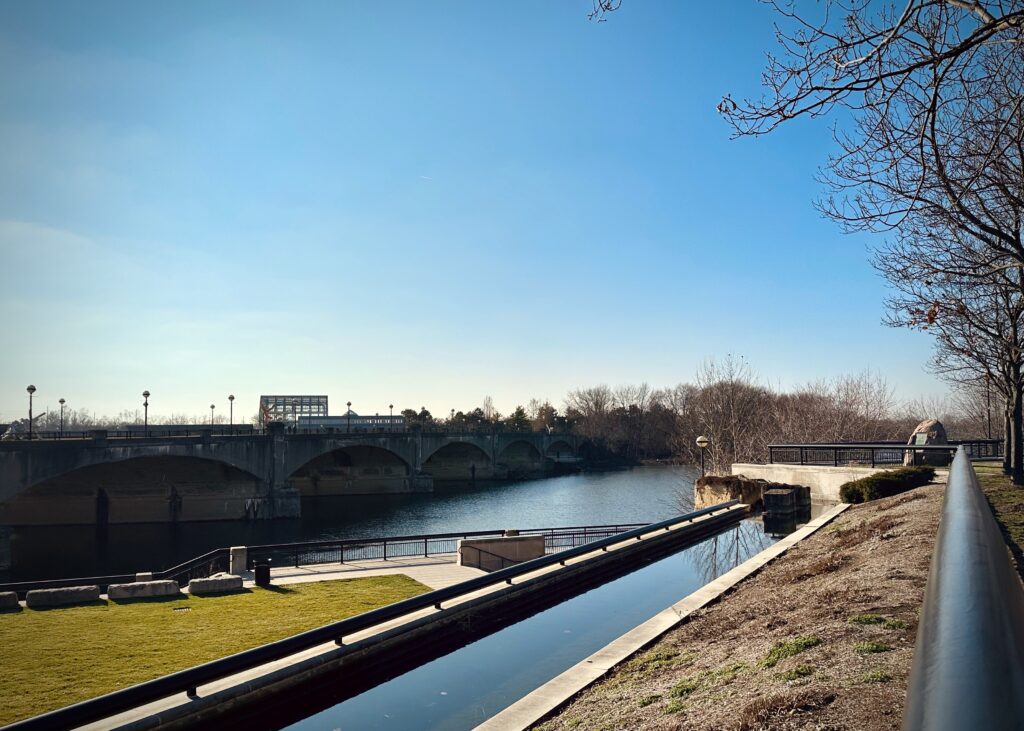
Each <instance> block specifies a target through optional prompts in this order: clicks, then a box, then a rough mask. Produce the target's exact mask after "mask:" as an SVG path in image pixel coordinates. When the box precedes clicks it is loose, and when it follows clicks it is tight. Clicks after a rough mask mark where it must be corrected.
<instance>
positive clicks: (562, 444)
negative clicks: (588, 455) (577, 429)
mask: <svg viewBox="0 0 1024 731" xmlns="http://www.w3.org/2000/svg"><path fill="white" fill-rule="evenodd" d="M544 456H545V457H550V458H551V459H554V460H556V461H557V460H559V459H561V458H562V457H575V456H576V450H574V449H573V447H572V445H571V444H570V443H569V442H568V441H567V440H565V439H555V440H554V441H553V442H551V444H549V445H548V448H547V449H545V450H544Z"/></svg>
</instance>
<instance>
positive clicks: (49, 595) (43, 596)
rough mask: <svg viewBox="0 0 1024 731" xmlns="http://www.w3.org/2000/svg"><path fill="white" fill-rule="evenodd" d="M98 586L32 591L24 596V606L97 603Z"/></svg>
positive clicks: (98, 596)
mask: <svg viewBox="0 0 1024 731" xmlns="http://www.w3.org/2000/svg"><path fill="white" fill-rule="evenodd" d="M99 598H100V588H99V587H98V586H95V585H94V586H66V587H63V588H61V589H33V590H32V591H30V592H28V593H27V594H26V595H25V606H27V607H31V608H33V609H35V608H36V607H63V606H66V605H68V604H84V603H86V602H95V601H99Z"/></svg>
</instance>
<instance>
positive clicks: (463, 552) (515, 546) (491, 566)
mask: <svg viewBox="0 0 1024 731" xmlns="http://www.w3.org/2000/svg"><path fill="white" fill-rule="evenodd" d="M474 549H476V550H474ZM458 551H459V565H460V566H470V567H472V568H475V569H482V570H483V571H497V570H498V569H503V568H506V567H507V566H509V565H511V564H513V563H522V562H523V561H529V560H530V559H533V558H540V557H541V556H543V555H544V536H505V537H503V538H462V539H460V540H459V548H458ZM502 559H504V560H502Z"/></svg>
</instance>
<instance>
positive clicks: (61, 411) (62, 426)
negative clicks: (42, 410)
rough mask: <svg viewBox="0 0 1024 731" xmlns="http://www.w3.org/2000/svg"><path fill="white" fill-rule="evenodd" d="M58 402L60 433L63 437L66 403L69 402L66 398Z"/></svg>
mask: <svg viewBox="0 0 1024 731" xmlns="http://www.w3.org/2000/svg"><path fill="white" fill-rule="evenodd" d="M57 403H58V404H60V431H59V432H58V434H59V435H60V438H61V439H63V438H64V404H66V403H67V402H66V401H65V400H64V399H60V400H59V401H58V402H57Z"/></svg>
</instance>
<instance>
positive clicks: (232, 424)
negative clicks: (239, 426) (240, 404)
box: [228, 394, 235, 432]
mask: <svg viewBox="0 0 1024 731" xmlns="http://www.w3.org/2000/svg"><path fill="white" fill-rule="evenodd" d="M228 403H229V404H230V406H229V407H228V408H229V409H230V410H231V415H230V416H229V417H228V426H230V427H231V431H232V432H234V431H235V394H231V395H230V396H228Z"/></svg>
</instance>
